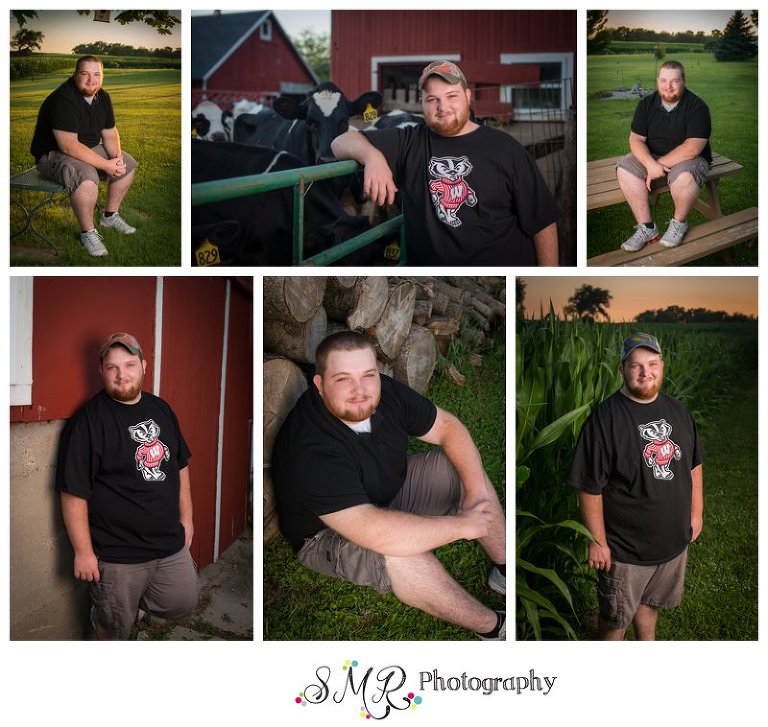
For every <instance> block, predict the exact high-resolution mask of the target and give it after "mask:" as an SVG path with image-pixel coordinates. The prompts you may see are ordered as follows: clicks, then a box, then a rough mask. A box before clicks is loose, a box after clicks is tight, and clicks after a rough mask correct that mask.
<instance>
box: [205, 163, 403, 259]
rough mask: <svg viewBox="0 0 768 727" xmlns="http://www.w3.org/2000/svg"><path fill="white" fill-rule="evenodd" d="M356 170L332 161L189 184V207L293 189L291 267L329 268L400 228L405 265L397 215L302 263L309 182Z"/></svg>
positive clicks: (401, 228) (400, 226)
mask: <svg viewBox="0 0 768 727" xmlns="http://www.w3.org/2000/svg"><path fill="white" fill-rule="evenodd" d="M358 168H359V165H358V164H357V162H354V161H346V162H333V163H332V164H321V165H319V166H316V167H301V168H300V169H287V170H284V171H278V172H267V173H265V174H250V175H247V176H245V177H232V178H230V179H217V180H214V181H211V182H198V183H197V184H193V185H192V206H193V207H194V206H196V205H201V204H210V203H212V202H223V201H225V200H228V199H235V198H237V197H247V196H248V195H251V194H259V193H261V192H272V191H274V190H277V189H285V188H286V187H293V264H294V265H307V266H310V265H329V264H331V263H334V262H338V261H339V260H341V259H342V258H343V257H345V256H346V255H349V254H350V253H352V252H354V251H355V250H359V249H361V248H363V247H365V246H366V245H369V244H371V243H372V242H375V241H376V240H378V239H380V238H382V237H384V235H388V234H391V233H392V232H396V231H397V229H398V228H399V229H400V261H399V263H398V264H399V265H404V264H405V235H404V229H405V228H404V227H403V225H402V221H403V216H402V215H399V216H398V217H395V218H393V219H391V220H388V221H387V222H385V223H383V224H381V225H377V226H376V227H374V228H373V229H371V230H368V231H367V232H364V233H363V234H361V235H357V236H356V237H353V238H351V239H349V240H345V241H344V242H342V243H339V244H338V245H334V246H333V247H332V248H330V249H328V250H325V251H323V252H321V253H318V254H317V255H315V256H313V257H311V258H307V259H306V260H304V195H305V194H306V192H307V191H308V189H309V186H311V183H312V182H315V181H319V180H322V179H333V178H334V177H342V176H344V175H346V174H354V173H355V172H356V171H357V170H358Z"/></svg>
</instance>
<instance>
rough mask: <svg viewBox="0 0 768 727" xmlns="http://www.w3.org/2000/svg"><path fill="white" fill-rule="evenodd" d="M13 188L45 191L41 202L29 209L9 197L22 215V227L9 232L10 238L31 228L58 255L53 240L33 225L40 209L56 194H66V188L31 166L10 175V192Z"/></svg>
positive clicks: (23, 190) (27, 190)
mask: <svg viewBox="0 0 768 727" xmlns="http://www.w3.org/2000/svg"><path fill="white" fill-rule="evenodd" d="M14 190H17V191H19V192H43V193H45V195H46V197H45V199H43V201H42V202H40V203H39V204H36V205H35V206H34V207H32V208H31V209H27V208H26V206H25V205H24V203H23V202H22V201H21V200H19V199H14V198H13V196H12V197H11V204H15V205H16V206H17V207H18V208H19V209H20V210H21V211H22V213H23V215H24V227H22V228H21V229H20V230H17V231H16V232H13V233H12V234H11V239H13V238H14V237H17V236H18V235H22V234H24V233H25V232H26V231H27V230H32V232H33V233H34V234H35V235H37V236H38V237H39V238H40V239H41V240H43V241H44V242H45V243H47V244H48V245H50V247H51V248H52V249H53V253H54V255H58V254H59V250H58V248H57V247H56V244H55V243H54V241H53V240H51V239H50V238H49V237H47V236H46V235H44V234H43V233H42V232H40V231H39V230H38V229H37V228H36V227H35V215H37V213H38V212H40V210H42V209H44V208H45V207H47V206H48V205H49V204H52V203H53V202H55V201H56V199H57V196H58V195H62V194H63V195H65V196H66V195H67V191H66V189H65V188H64V187H63V186H62V185H61V184H59V183H58V182H55V181H53V180H52V179H48V178H47V177H43V176H42V175H41V174H40V173H39V172H38V171H37V169H36V168H35V167H31V168H30V169H27V170H25V171H23V172H19V173H18V174H14V175H13V176H11V192H13V191H14Z"/></svg>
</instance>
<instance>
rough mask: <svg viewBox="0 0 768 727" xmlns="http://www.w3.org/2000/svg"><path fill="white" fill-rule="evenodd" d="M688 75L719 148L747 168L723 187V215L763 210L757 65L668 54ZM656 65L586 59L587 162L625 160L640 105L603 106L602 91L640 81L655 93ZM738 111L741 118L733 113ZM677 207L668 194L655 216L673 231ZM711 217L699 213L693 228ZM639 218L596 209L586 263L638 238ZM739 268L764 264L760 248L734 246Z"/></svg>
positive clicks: (625, 211) (633, 59) (643, 58)
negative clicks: (635, 233)
mask: <svg viewBox="0 0 768 727" xmlns="http://www.w3.org/2000/svg"><path fill="white" fill-rule="evenodd" d="M665 60H679V61H680V62H682V63H683V65H684V66H685V69H686V81H687V87H688V88H689V89H690V90H691V91H692V92H693V93H695V94H696V95H698V96H700V97H701V98H702V99H704V101H706V103H707V105H708V106H709V109H710V113H711V115H712V137H711V140H710V143H711V146H712V149H713V150H714V151H716V152H719V153H720V154H723V155H724V156H726V157H728V158H730V159H733V160H735V161H737V162H739V163H740V164H742V165H743V167H744V169H743V170H742V172H741V173H740V174H737V175H735V176H731V177H725V178H724V179H722V180H721V181H720V184H719V193H720V202H721V205H722V210H723V214H726V215H727V214H731V213H733V212H737V211H739V210H742V209H746V208H747V207H753V206H757V180H758V167H757V160H758V152H757V59H755V60H754V61H748V62H743V63H738V62H717V61H716V60H715V58H714V56H713V55H711V54H709V53H676V54H674V55H672V54H669V53H668V54H667V57H666V59H665ZM657 63H658V62H657V61H656V60H655V59H654V57H653V55H651V54H646V55H641V54H633V55H612V56H589V57H588V58H587V70H588V73H587V161H592V160H594V159H602V158H605V157H611V156H616V155H619V154H625V153H627V152H628V151H629V147H628V138H629V132H630V124H631V122H632V115H633V113H634V110H635V106H636V105H637V101H636V100H627V101H625V100H610V101H605V100H600V99H599V98H598V97H597V95H598V94H599V93H600V92H601V91H607V90H615V89H617V88H619V86H622V85H623V86H626V87H627V88H630V87H631V86H632V85H634V83H636V82H638V81H639V82H640V83H641V85H642V86H643V87H644V88H647V89H651V90H652V89H654V88H655V74H656V66H657ZM734 110H738V113H734ZM672 213H673V207H672V201H671V198H670V196H669V195H668V194H666V195H663V197H662V198H661V200H660V202H659V206H658V209H657V211H656V213H655V220H656V223H657V224H658V225H659V227H660V228H661V229H665V228H666V223H667V220H669V218H670V217H672ZM704 221H705V218H704V217H703V216H702V215H701V214H700V213H699V212H697V211H693V212H692V213H691V215H690V217H689V224H691V225H697V224H701V223H702V222H704ZM634 225H635V221H634V218H633V217H632V214H631V213H630V211H629V208H628V207H627V205H614V206H613V207H608V208H604V209H600V210H593V211H591V212H589V214H588V215H587V257H593V256H594V255H599V254H601V253H604V252H610V251H611V250H615V249H616V248H618V247H619V246H620V244H621V243H622V242H623V241H624V240H625V239H626V238H627V237H629V235H630V234H631V233H632V229H633V227H634ZM733 257H734V262H735V264H736V265H757V246H756V245H754V246H752V247H747V246H746V245H739V246H737V247H735V248H733ZM721 264H722V262H721V258H720V256H719V255H713V256H709V257H706V258H703V259H701V260H697V261H694V262H692V263H689V265H692V266H712V265H721Z"/></svg>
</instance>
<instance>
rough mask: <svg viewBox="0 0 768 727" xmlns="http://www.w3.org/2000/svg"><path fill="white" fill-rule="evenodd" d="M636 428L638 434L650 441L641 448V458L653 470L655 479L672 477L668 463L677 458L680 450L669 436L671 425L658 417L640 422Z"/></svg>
mask: <svg viewBox="0 0 768 727" xmlns="http://www.w3.org/2000/svg"><path fill="white" fill-rule="evenodd" d="M638 429H639V430H640V436H641V437H642V438H643V439H647V440H648V441H649V442H650V444H647V445H646V446H645V449H644V450H643V459H644V460H645V464H646V465H647V466H648V467H650V468H651V469H652V470H653V476H654V477H655V478H656V479H657V480H671V479H673V478H674V476H675V475H674V473H673V472H672V471H671V470H670V469H669V463H670V462H671V461H672V460H673V459H676V460H679V459H680V457H682V452H681V451H680V447H679V446H678V445H677V444H675V443H674V442H673V441H672V440H671V439H670V438H669V435H670V434H672V427H671V426H670V425H669V423H668V422H667V420H666V419H659V420H658V421H655V422H648V423H647V424H641V425H640V426H639V427H638Z"/></svg>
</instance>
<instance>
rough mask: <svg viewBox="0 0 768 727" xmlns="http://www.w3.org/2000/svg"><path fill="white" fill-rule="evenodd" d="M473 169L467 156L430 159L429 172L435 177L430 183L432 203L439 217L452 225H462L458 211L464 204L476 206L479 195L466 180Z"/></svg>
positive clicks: (441, 220)
mask: <svg viewBox="0 0 768 727" xmlns="http://www.w3.org/2000/svg"><path fill="white" fill-rule="evenodd" d="M471 171H472V165H471V164H470V163H469V159H467V157H432V159H430V160H429V174H430V176H432V177H434V179H433V180H432V181H431V182H430V183H429V191H430V195H431V197H432V204H434V205H435V212H437V219H439V220H440V222H444V223H445V224H446V225H449V226H450V227H460V226H461V220H460V219H459V218H458V216H457V214H456V213H457V212H458V211H459V209H460V208H461V206H462V205H463V204H468V205H469V206H470V207H474V206H475V205H476V204H477V197H476V196H475V192H474V190H473V189H472V188H471V187H470V186H469V185H468V184H467V183H466V182H465V181H464V177H466V176H467V175H468V174H469V173H470V172H471Z"/></svg>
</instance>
